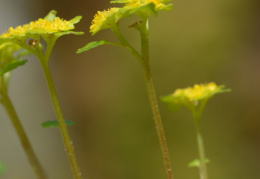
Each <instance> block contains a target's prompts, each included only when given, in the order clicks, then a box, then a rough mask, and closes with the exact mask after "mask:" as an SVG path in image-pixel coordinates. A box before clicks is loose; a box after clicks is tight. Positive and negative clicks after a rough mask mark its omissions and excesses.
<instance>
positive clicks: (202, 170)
mask: <svg viewBox="0 0 260 179" xmlns="http://www.w3.org/2000/svg"><path fill="white" fill-rule="evenodd" d="M195 125H196V132H197V142H198V151H199V157H200V167H199V169H200V179H208V174H207V167H206V157H205V151H204V145H203V139H202V136H201V133H200V126H199V121H198V120H197V121H195Z"/></svg>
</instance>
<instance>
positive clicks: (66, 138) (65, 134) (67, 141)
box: [40, 60, 82, 179]
mask: <svg viewBox="0 0 260 179" xmlns="http://www.w3.org/2000/svg"><path fill="white" fill-rule="evenodd" d="M40 62H41V65H42V69H43V71H44V75H45V78H46V82H47V85H48V88H49V92H50V96H51V99H52V104H53V107H54V110H55V113H56V117H57V120H58V123H59V128H60V132H61V135H62V139H63V142H64V145H65V150H66V152H67V155H68V158H69V161H70V165H71V168H72V172H73V175H74V178H75V179H82V176H81V172H80V168H79V165H78V162H77V159H76V155H75V152H74V147H73V142H72V141H71V138H70V135H69V131H68V128H67V126H66V123H65V120H64V117H63V114H62V110H61V107H60V103H59V100H58V97H57V93H56V90H55V86H54V83H53V80H52V76H51V74H50V71H49V67H48V63H45V62H44V61H41V60H40Z"/></svg>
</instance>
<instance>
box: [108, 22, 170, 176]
mask: <svg viewBox="0 0 260 179" xmlns="http://www.w3.org/2000/svg"><path fill="white" fill-rule="evenodd" d="M112 31H113V32H114V33H115V35H116V37H117V38H118V39H119V41H120V43H121V44H122V46H124V47H125V48H126V49H127V50H128V51H129V52H130V53H132V55H133V56H134V57H135V58H136V59H137V60H138V61H139V62H140V63H141V65H142V67H143V70H144V74H145V83H146V87H147V92H148V96H149V100H150V104H151V108H152V112H153V116H154V121H155V126H156V130H157V135H158V138H159V143H160V146H161V150H162V155H163V161H164V165H165V170H166V174H167V178H168V179H173V174H172V167H171V161H170V157H169V150H168V147H167V142H166V138H165V134H164V129H163V124H162V120H161V115H160V112H159V107H158V101H157V97H156V93H155V89H154V85H153V81H152V75H151V70H150V66H149V33H148V32H149V28H148V19H143V21H142V27H141V29H140V30H139V31H140V34H141V51H142V53H141V54H142V55H140V54H139V53H138V52H137V51H136V50H135V49H134V48H133V47H132V46H131V45H130V44H129V43H128V41H127V40H126V39H125V38H124V36H123V35H122V33H121V32H120V30H119V28H118V26H117V25H115V26H114V27H112Z"/></svg>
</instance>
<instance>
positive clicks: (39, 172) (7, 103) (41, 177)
mask: <svg viewBox="0 0 260 179" xmlns="http://www.w3.org/2000/svg"><path fill="white" fill-rule="evenodd" d="M0 86H1V97H2V99H1V102H2V103H3V105H4V107H5V109H6V111H7V113H8V115H9V117H10V119H11V121H12V124H13V126H14V128H15V130H16V133H17V135H18V137H19V139H20V142H21V144H22V147H23V149H24V151H25V153H26V156H27V159H28V160H29V162H30V164H31V166H32V168H33V170H34V173H35V175H36V176H37V178H38V179H47V177H46V175H45V173H44V171H43V168H42V166H41V164H40V162H39V160H38V158H37V157H36V154H35V153H34V150H33V148H32V146H31V144H30V142H29V139H28V137H27V135H26V133H25V131H24V128H23V126H22V124H21V122H20V120H19V118H18V115H17V113H16V111H15V109H14V106H13V104H12V102H11V100H10V98H9V96H8V93H7V88H6V85H5V82H4V78H3V75H1V77H0Z"/></svg>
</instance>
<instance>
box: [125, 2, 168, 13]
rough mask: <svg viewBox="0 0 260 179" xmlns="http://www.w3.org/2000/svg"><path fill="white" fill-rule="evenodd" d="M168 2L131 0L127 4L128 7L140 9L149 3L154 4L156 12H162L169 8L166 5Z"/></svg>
mask: <svg viewBox="0 0 260 179" xmlns="http://www.w3.org/2000/svg"><path fill="white" fill-rule="evenodd" d="M166 2H167V1H165V0H143V1H142V0H129V1H128V3H127V4H126V7H138V6H139V7H140V6H143V5H147V4H149V3H153V4H154V5H155V8H156V11H160V10H163V9H165V8H166V7H168V5H166V4H164V3H166Z"/></svg>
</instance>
